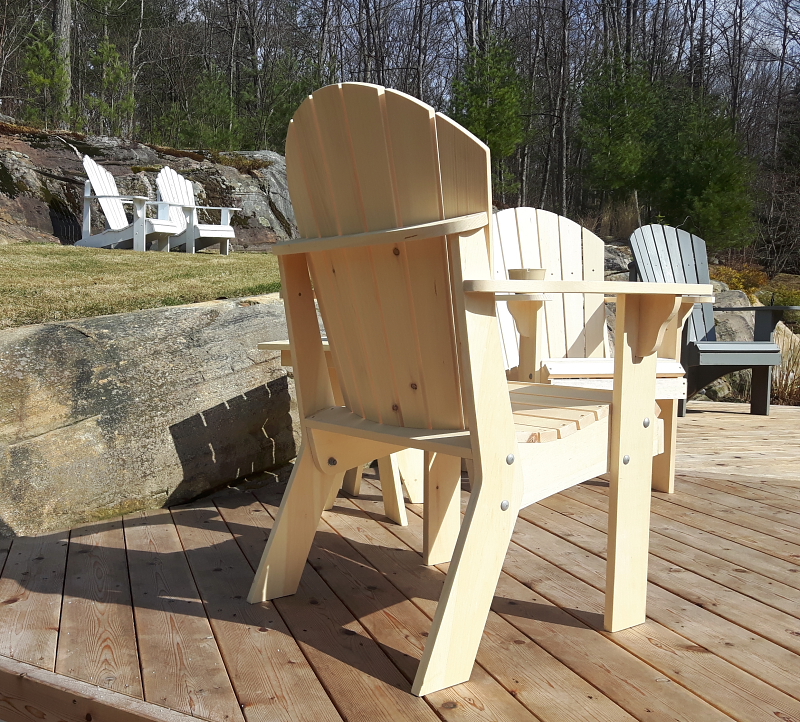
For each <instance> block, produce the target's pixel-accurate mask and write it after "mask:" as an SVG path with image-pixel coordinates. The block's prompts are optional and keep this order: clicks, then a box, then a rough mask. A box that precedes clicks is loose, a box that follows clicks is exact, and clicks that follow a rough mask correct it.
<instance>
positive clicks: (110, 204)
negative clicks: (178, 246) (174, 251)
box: [75, 155, 178, 251]
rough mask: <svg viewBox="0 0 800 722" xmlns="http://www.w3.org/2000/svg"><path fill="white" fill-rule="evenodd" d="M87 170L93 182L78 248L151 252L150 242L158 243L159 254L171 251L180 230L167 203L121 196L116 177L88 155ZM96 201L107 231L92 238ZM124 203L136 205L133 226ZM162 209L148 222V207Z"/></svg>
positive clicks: (89, 184)
mask: <svg viewBox="0 0 800 722" xmlns="http://www.w3.org/2000/svg"><path fill="white" fill-rule="evenodd" d="M83 167H84V169H85V170H86V175H87V176H89V180H87V181H86V185H85V186H84V192H83V233H82V235H81V239H80V240H79V241H78V242H77V243H75V245H76V246H87V247H90V248H107V247H109V246H114V247H115V248H133V250H134V251H144V250H146V249H147V243H148V241H155V245H156V248H157V249H159V250H162V249H167V248H169V238H170V236H171V235H173V234H175V233H177V232H178V226H176V225H175V222H174V221H172V220H171V219H170V217H169V209H168V206H167V204H166V203H160V204H159V203H157V202H156V201H151V200H149V199H148V198H145V197H143V196H121V195H120V194H119V190H118V189H117V184H116V181H115V180H114V176H112V175H111V173H109V172H108V171H107V170H106V169H105V168H101V167H100V166H99V165H97V163H95V162H94V161H93V160H92V159H91V158H90V157H89V156H88V155H85V156H83ZM94 198H96V199H97V200H98V201H99V203H100V208H102V209H103V214H104V215H105V217H106V225H107V226H108V228H106V230H105V231H103V232H102V233H97V234H95V235H92V203H91V202H92V199H94ZM123 203H131V204H132V205H133V223H129V222H128V217H127V215H126V214H125V208H124V206H123ZM152 205H158V217H157V218H148V217H147V207H148V206H152Z"/></svg>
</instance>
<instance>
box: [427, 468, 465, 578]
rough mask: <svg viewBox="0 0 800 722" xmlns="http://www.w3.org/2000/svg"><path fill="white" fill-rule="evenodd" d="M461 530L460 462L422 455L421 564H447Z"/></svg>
mask: <svg viewBox="0 0 800 722" xmlns="http://www.w3.org/2000/svg"><path fill="white" fill-rule="evenodd" d="M460 529H461V459H460V458H458V457H456V456H445V455H444V454H436V453H432V452H425V516H424V520H423V523H422V540H423V542H422V547H423V552H422V563H423V564H426V565H428V566H430V565H432V564H444V563H445V562H449V561H450V559H452V557H453V550H454V549H455V547H456V542H457V541H458V532H459V531H460Z"/></svg>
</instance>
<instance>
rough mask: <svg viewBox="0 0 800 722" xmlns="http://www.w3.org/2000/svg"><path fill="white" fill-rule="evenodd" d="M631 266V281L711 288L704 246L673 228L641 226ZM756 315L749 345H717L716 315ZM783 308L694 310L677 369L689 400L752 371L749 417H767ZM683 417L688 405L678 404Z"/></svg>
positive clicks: (634, 239) (633, 242) (698, 307)
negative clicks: (776, 335) (734, 374)
mask: <svg viewBox="0 0 800 722" xmlns="http://www.w3.org/2000/svg"><path fill="white" fill-rule="evenodd" d="M631 249H632V250H633V257H634V263H633V264H632V265H631V280H632V281H635V280H642V281H649V282H662V283H710V282H711V281H710V278H709V273H708V256H707V254H706V243H705V241H704V240H703V239H702V238H698V237H697V236H694V235H692V234H691V233H689V232H687V231H684V230H683V229H680V228H673V227H671V226H662V225H650V226H642V227H641V228H638V229H637V230H635V231H634V232H633V235H632V236H631ZM715 310H717V311H734V310H735V311H755V315H756V321H755V333H754V339H753V341H744V342H741V341H718V340H717V334H716V329H715V325H714V311H715ZM782 311H783V308H781V307H776V306H743V307H736V308H729V307H725V308H720V307H717V308H714V307H713V306H712V305H711V304H710V303H699V304H696V305H695V307H694V310H693V311H692V315H691V316H690V317H689V319H688V320H687V322H686V325H685V327H684V336H683V346H682V353H681V363H682V364H683V367H684V368H685V369H686V381H687V386H688V388H687V398H691V397H692V396H693V395H695V394H696V393H697V392H698V391H700V390H701V389H703V388H705V387H706V386H708V384H710V383H711V382H712V381H715V380H716V379H718V378H720V377H722V376H725V375H726V374H729V373H731V372H733V371H742V370H743V369H752V370H753V380H752V385H751V397H750V413H751V414H758V415H761V416H769V405H770V394H771V390H772V367H773V366H778V365H780V363H781V350H780V347H779V346H778V345H777V344H776V343H774V340H773V334H774V332H775V327H776V326H777V324H778V321H779V320H780V318H781V313H782ZM678 413H679V415H680V416H685V414H686V401H685V400H682V401H681V402H680V404H679V410H678Z"/></svg>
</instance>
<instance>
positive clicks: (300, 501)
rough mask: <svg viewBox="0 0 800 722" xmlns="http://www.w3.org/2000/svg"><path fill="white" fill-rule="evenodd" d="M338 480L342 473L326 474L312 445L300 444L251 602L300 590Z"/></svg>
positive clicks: (252, 591) (259, 567)
mask: <svg viewBox="0 0 800 722" xmlns="http://www.w3.org/2000/svg"><path fill="white" fill-rule="evenodd" d="M339 480H341V474H338V475H331V474H323V473H322V472H321V471H320V470H319V469H317V466H316V464H315V463H314V460H313V458H312V456H311V451H310V450H309V448H308V447H307V446H305V445H303V446H302V447H301V449H300V453H299V454H298V457H297V461H296V462H295V465H294V471H293V472H292V476H291V478H290V479H289V484H288V486H287V487H286V492H285V493H284V495H283V501H281V506H280V509H279V510H278V516H277V517H276V518H275V524H274V525H273V527H272V532H271V533H270V535H269V539H268V540H267V548H266V549H265V550H264V554H263V555H262V557H261V562H260V564H259V565H258V570H257V571H256V576H255V579H254V580H253V584H252V586H251V587H250V593H249V594H248V596H247V601H248V602H250V603H251V604H252V603H257V602H263V601H266V600H267V599H275V598H276V597H285V596H288V595H290V594H294V593H295V592H296V591H297V587H298V585H299V584H300V577H301V576H302V575H303V568H304V567H305V563H306V559H307V558H308V553H309V551H310V550H311V543H312V542H313V540H314V534H315V533H316V531H317V525H318V524H319V519H320V517H321V516H322V508H323V506H324V505H325V501H326V499H327V498H328V494H329V493H330V489H331V486H332V485H334V484H335V483H338V481H339Z"/></svg>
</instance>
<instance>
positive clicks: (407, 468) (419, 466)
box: [395, 449, 425, 504]
mask: <svg viewBox="0 0 800 722" xmlns="http://www.w3.org/2000/svg"><path fill="white" fill-rule="evenodd" d="M395 458H396V459H397V468H398V469H399V470H400V480H401V481H402V482H403V486H405V487H406V492H407V493H408V500H409V501H410V502H411V503H412V504H422V503H423V502H424V501H425V492H424V488H425V487H424V485H425V452H424V451H422V449H404V450H403V451H398V452H397V453H396V454H395Z"/></svg>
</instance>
